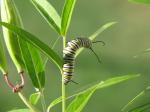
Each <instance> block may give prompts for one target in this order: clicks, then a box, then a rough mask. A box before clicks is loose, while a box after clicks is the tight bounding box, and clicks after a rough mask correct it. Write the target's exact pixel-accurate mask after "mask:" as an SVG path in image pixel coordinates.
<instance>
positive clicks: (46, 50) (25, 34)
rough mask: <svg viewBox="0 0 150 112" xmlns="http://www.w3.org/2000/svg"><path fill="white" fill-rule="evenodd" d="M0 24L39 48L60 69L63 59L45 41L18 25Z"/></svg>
mask: <svg viewBox="0 0 150 112" xmlns="http://www.w3.org/2000/svg"><path fill="white" fill-rule="evenodd" d="M0 25H3V26H4V27H6V28H8V29H9V30H11V31H13V32H15V33H16V34H17V35H19V36H18V37H20V38H22V39H23V40H25V41H27V42H28V43H30V44H31V45H33V46H35V47H36V48H37V49H39V50H41V51H42V52H43V53H44V54H45V55H47V57H48V58H49V59H50V60H51V61H52V62H54V63H55V64H56V65H57V66H58V68H59V69H60V70H61V68H62V62H63V60H62V59H61V58H60V57H59V56H58V54H57V53H56V52H55V51H53V50H52V49H51V48H50V47H49V46H48V45H46V44H45V43H43V42H42V41H40V40H39V39H38V38H37V37H35V36H34V35H32V34H31V33H29V32H27V31H25V30H23V29H21V28H19V27H16V26H14V25H11V24H8V23H5V22H0Z"/></svg>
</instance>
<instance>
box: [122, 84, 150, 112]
mask: <svg viewBox="0 0 150 112" xmlns="http://www.w3.org/2000/svg"><path fill="white" fill-rule="evenodd" d="M149 92H150V86H148V87H147V88H146V89H145V90H143V91H142V92H140V93H139V94H138V95H136V96H135V97H134V98H133V99H132V100H131V101H130V102H129V103H128V104H126V105H125V106H124V107H123V108H122V111H125V110H126V109H127V108H128V107H129V106H131V105H132V104H133V103H134V102H135V101H136V100H137V99H139V98H141V97H142V96H144V95H145V94H147V93H149Z"/></svg>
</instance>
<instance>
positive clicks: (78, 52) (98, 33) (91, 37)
mask: <svg viewBox="0 0 150 112" xmlns="http://www.w3.org/2000/svg"><path fill="white" fill-rule="evenodd" d="M116 23H117V22H109V23H106V24H104V25H103V26H101V27H100V28H99V29H98V30H97V31H96V32H94V33H93V34H92V35H91V36H89V39H90V40H94V39H95V38H96V37H97V36H98V35H100V34H101V33H102V32H103V31H105V30H106V29H108V28H109V27H111V26H112V25H114V24H116ZM83 50H84V48H81V49H79V50H78V51H77V53H76V57H77V56H78V55H79V54H80V53H81V52H82V51H83Z"/></svg>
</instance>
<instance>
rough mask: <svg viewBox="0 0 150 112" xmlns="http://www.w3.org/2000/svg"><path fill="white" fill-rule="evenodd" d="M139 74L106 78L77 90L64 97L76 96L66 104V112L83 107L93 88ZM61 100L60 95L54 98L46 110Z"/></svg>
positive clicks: (106, 85)
mask: <svg viewBox="0 0 150 112" xmlns="http://www.w3.org/2000/svg"><path fill="white" fill-rule="evenodd" d="M139 76H140V75H139V74H136V75H125V76H119V77H114V78H111V79H108V80H106V81H101V82H99V83H98V84H95V85H93V86H91V87H89V88H88V89H86V90H84V91H82V92H79V93H77V94H74V95H71V96H69V97H67V98H66V100H67V99H70V98H73V97H76V98H75V99H74V100H73V101H72V103H71V104H70V105H69V106H68V108H67V111H66V112H79V111H81V110H82V109H83V107H84V106H85V105H86V103H87V102H88V100H89V99H90V97H91V96H92V94H93V93H94V92H95V90H97V89H101V88H105V87H109V86H111V85H114V84H118V83H120V82H123V81H126V80H129V79H132V78H136V77H139ZM61 101H62V97H59V98H57V99H56V100H54V101H53V102H52V103H51V104H50V105H49V107H48V109H47V112H49V110H50V109H51V108H52V107H53V106H55V105H56V104H58V103H60V102H61Z"/></svg>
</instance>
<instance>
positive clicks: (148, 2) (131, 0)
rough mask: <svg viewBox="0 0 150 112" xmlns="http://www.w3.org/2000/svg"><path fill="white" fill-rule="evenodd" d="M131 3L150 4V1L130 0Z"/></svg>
mask: <svg viewBox="0 0 150 112" xmlns="http://www.w3.org/2000/svg"><path fill="white" fill-rule="evenodd" d="M128 1H129V2H136V3H144V4H150V0H128Z"/></svg>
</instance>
